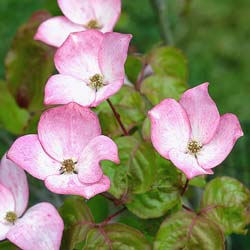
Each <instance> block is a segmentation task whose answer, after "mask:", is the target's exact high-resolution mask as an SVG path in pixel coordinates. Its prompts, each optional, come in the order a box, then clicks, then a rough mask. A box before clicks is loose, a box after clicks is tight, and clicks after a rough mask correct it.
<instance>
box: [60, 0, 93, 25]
mask: <svg viewBox="0 0 250 250" xmlns="http://www.w3.org/2000/svg"><path fill="white" fill-rule="evenodd" d="M92 1H93V0H91V1H89V0H70V1H69V0H57V2H58V5H59V7H60V9H61V10H62V12H63V14H64V15H65V16H66V17H68V19H70V20H71V21H73V22H74V23H78V24H82V25H83V24H87V23H88V22H89V21H90V20H93V19H96V16H95V12H94V9H93V4H92Z"/></svg>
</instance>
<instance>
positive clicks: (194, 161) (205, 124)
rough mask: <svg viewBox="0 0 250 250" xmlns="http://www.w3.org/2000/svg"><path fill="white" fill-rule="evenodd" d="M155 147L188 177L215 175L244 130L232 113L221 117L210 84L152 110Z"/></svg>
mask: <svg viewBox="0 0 250 250" xmlns="http://www.w3.org/2000/svg"><path fill="white" fill-rule="evenodd" d="M149 117H150V120H151V139H152V143H153V145H154V147H155V148H156V150H157V151H158V152H159V153H160V154H161V155H162V156H163V157H165V158H166V159H169V160H170V161H172V162H173V164H174V165H175V166H176V167H177V168H179V169H180V170H181V171H183V172H184V173H185V174H186V176H187V178H188V179H191V178H193V177H194V176H197V175H202V174H213V171H212V170H211V169H212V168H214V167H216V166H217V165H219V164H220V163H221V162H222V161H224V160H225V158H226V157H227V155H228V154H229V153H230V152H231V150H232V148H233V146H234V144H235V142H236V141H237V139H238V138H239V137H241V136H243V132H242V130H241V127H240V123H239V121H238V118H237V117H236V116H235V115H233V114H225V115H223V116H220V114H219V112H218V109H217V107H216V104H215V103H214V101H213V100H212V99H211V97H210V96H209V94H208V83H204V84H201V85H199V86H197V87H195V88H192V89H189V90H187V91H186V92H185V93H184V94H183V95H182V97H181V99H180V101H179V103H178V102H177V101H175V100H174V99H169V98H168V99H165V100H163V101H162V102H161V103H160V104H158V105H156V106H155V107H154V108H153V109H152V110H150V112H149Z"/></svg>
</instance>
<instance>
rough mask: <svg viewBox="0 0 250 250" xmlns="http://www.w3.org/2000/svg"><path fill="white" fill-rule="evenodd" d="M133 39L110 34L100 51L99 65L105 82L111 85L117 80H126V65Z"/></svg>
mask: <svg viewBox="0 0 250 250" xmlns="http://www.w3.org/2000/svg"><path fill="white" fill-rule="evenodd" d="M131 38H132V35H129V34H120V33H115V32H109V33H105V34H104V39H103V42H102V44H101V47H100V51H99V65H100V68H101V71H102V74H103V75H104V76H105V81H107V82H108V83H111V82H112V81H115V80H122V81H123V80H124V63H125V61H126V59H127V54H128V46H129V42H130V40H131Z"/></svg>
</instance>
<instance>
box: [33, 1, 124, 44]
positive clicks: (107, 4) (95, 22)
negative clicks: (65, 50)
mask: <svg viewBox="0 0 250 250" xmlns="http://www.w3.org/2000/svg"><path fill="white" fill-rule="evenodd" d="M58 5H59V7H60V9H61V10H62V12H63V14H64V15H65V16H57V17H52V18H50V19H48V20H46V21H45V22H43V23H42V24H41V25H40V26H39V28H38V30H37V33H36V35H35V37H34V39H35V40H40V41H42V42H44V43H46V44H49V45H52V46H54V47H60V46H61V45H62V44H63V42H64V41H65V40H66V39H67V37H68V36H69V34H70V33H72V32H77V31H84V30H88V29H97V30H99V31H101V32H103V33H105V32H110V31H112V30H113V28H114V26H115V24H116V22H117V20H118V18H119V16H120V13H121V0H80V1H79V0H70V1H69V0H58Z"/></svg>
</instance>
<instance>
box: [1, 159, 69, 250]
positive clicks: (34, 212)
mask: <svg viewBox="0 0 250 250" xmlns="http://www.w3.org/2000/svg"><path fill="white" fill-rule="evenodd" d="M28 198H29V190H28V183H27V178H26V175H25V173H24V171H23V170H22V169H21V168H19V167H18V166H16V165H15V164H14V163H13V162H11V161H10V160H8V159H6V157H5V156H4V157H3V159H2V161H1V165H0V240H4V239H8V240H9V241H11V242H12V243H14V244H15V245H17V246H18V247H20V248H21V249H23V250H34V249H36V250H45V249H50V250H59V248H60V244H61V238H62V232H63V228H64V225H63V220H62V219H61V217H60V215H59V214H58V212H57V210H56V209H55V208H54V207H53V206H52V205H51V204H49V203H46V202H43V203H39V204H37V205H35V206H33V207H31V208H29V209H28V210H27V211H26V212H24V211H25V210H26V207H27V204H28Z"/></svg>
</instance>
